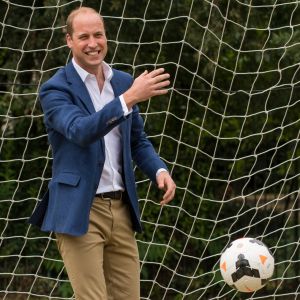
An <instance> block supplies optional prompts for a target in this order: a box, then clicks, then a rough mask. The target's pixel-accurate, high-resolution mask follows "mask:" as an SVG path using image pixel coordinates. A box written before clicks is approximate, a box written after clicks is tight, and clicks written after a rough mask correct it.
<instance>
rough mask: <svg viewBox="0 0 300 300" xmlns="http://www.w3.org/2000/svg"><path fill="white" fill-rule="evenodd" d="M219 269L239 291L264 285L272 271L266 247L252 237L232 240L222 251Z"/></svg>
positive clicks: (226, 280) (272, 260)
mask: <svg viewBox="0 0 300 300" xmlns="http://www.w3.org/2000/svg"><path fill="white" fill-rule="evenodd" d="M220 270H221V274H222V277H223V279H224V281H225V282H226V283H227V284H228V285H230V286H231V287H233V288H235V289H237V290H238V291H240V292H249V293H250V292H254V291H257V290H259V289H261V288H262V287H263V286H265V285H266V283H267V282H268V280H269V279H270V278H271V277H272V275H273V272H274V258H273V256H272V254H271V252H270V250H269V249H268V247H267V246H266V245H265V244H264V243H262V242H261V241H259V240H256V239H253V238H241V239H237V240H235V241H234V242H232V243H231V244H230V245H229V246H228V247H227V248H226V249H225V251H224V252H223V253H222V255H221V260H220Z"/></svg>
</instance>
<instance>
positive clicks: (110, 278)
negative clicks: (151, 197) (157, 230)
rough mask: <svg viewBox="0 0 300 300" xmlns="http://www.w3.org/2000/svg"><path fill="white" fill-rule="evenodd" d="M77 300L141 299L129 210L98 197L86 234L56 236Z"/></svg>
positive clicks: (136, 250) (117, 201) (120, 203)
mask: <svg viewBox="0 0 300 300" xmlns="http://www.w3.org/2000/svg"><path fill="white" fill-rule="evenodd" d="M56 236H57V244H58V249H59V251H60V254H61V256H62V258H63V261H64V264H65V267H66V270H67V273H68V276H69V279H70V282H71V285H72V288H73V290H74V293H75V298H76V300H123V299H124V300H125V299H126V300H129V299H130V300H138V299H140V266H139V257H138V249H137V244H136V240H135V236H134V232H133V230H132V224H131V219H130V212H129V208H128V206H127V204H126V203H124V202H123V201H122V200H115V199H111V200H104V199H101V198H98V197H96V198H95V199H94V203H93V206H92V209H91V213H90V225H89V229H88V232H87V234H85V235H83V236H79V237H74V236H70V235H66V234H58V233H57V234H56Z"/></svg>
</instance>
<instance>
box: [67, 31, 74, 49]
mask: <svg viewBox="0 0 300 300" xmlns="http://www.w3.org/2000/svg"><path fill="white" fill-rule="evenodd" d="M66 42H67V45H68V47H69V48H70V49H72V46H73V40H72V37H71V36H70V34H69V33H67V34H66Z"/></svg>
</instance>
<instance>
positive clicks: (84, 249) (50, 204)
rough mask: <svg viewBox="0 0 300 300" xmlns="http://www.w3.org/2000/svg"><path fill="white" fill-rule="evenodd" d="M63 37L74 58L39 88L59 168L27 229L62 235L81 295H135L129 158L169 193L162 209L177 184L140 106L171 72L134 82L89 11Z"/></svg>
mask: <svg viewBox="0 0 300 300" xmlns="http://www.w3.org/2000/svg"><path fill="white" fill-rule="evenodd" d="M66 39H67V45H68V47H69V48H70V49H71V51H72V54H73V59H72V61H71V62H70V63H69V64H68V65H67V66H66V67H64V68H62V69H60V70H59V71H58V72H57V73H56V74H55V75H54V76H53V77H52V78H51V79H50V80H48V81H47V82H46V83H44V84H43V86H42V87H41V90H40V101H41V105H42V108H43V111H44V121H45V125H46V128H47V132H48V136H49V141H50V144H51V146H52V152H53V170H52V180H51V182H50V183H49V189H48V191H47V193H46V195H45V196H44V198H43V199H42V201H41V203H40V204H39V206H38V207H37V209H36V210H35V212H34V214H33V215H32V217H31V218H30V223H32V224H35V225H38V226H40V227H41V230H43V231H53V232H55V233H56V237H57V243H58V248H59V251H60V253H61V255H62V258H63V260H64V264H65V266H66V270H67V272H68V275H69V278H70V281H71V284H72V287H73V290H74V293H75V296H76V299H80V300H82V299H84V300H99V299H115V300H122V299H126V300H128V299H130V300H135V299H139V258H138V251H137V245H136V241H135V237H134V231H137V232H140V231H141V230H142V228H141V224H140V214H139V209H138V199H137V195H136V190H135V181H134V174H133V169H132V160H134V161H135V163H136V164H137V166H138V167H139V168H141V170H142V171H143V172H144V173H145V174H146V175H148V177H149V178H150V179H151V180H152V181H153V182H155V183H156V184H157V185H158V188H160V189H163V190H164V191H165V192H164V195H163V199H162V200H161V202H160V203H161V205H164V204H166V203H168V202H169V201H170V200H172V199H173V197H174V194H175V188H176V186H175V183H174V182H173V180H172V178H171V177H170V175H169V173H168V172H167V167H166V166H165V164H164V163H163V162H162V161H161V159H160V158H159V156H158V155H157V153H156V152H155V150H154V148H153V146H152V145H151V143H150V142H149V141H148V139H147V138H146V135H145V133H144V130H143V122H142V119H141V117H140V115H139V110H138V107H137V105H136V104H137V103H139V102H142V101H146V100H147V99H149V98H150V97H154V96H158V95H163V94H166V93H167V92H168V90H167V86H168V85H169V84H170V81H169V77H170V76H169V74H167V73H165V72H164V70H163V69H162V68H160V69H157V70H154V71H152V72H147V71H145V72H144V73H143V74H141V75H140V76H139V77H137V78H136V79H135V80H134V81H133V79H132V77H131V76H130V75H129V74H127V73H124V72H121V71H117V70H114V69H111V68H110V67H109V66H108V65H107V64H106V63H105V62H104V61H103V60H104V58H105V55H106V53H107V39H106V35H105V28H104V23H103V19H102V17H101V16H100V15H99V14H98V13H97V12H96V11H94V10H93V9H91V8H87V7H82V8H79V9H76V10H74V11H73V12H71V14H70V15H69V17H68V19H67V35H66Z"/></svg>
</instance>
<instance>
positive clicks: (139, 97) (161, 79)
mask: <svg viewBox="0 0 300 300" xmlns="http://www.w3.org/2000/svg"><path fill="white" fill-rule="evenodd" d="M169 78H170V74H168V73H165V69H164V68H159V69H157V70H154V71H151V72H150V73H149V72H148V71H145V72H144V73H142V74H141V75H140V76H138V77H137V78H136V79H135V80H134V82H133V84H132V86H131V87H130V88H129V89H128V90H127V91H126V92H125V93H124V94H123V97H124V100H125V102H126V104H127V106H128V108H131V107H132V106H133V105H134V104H136V103H139V102H142V101H146V100H148V99H149V98H151V97H154V96H159V95H164V94H166V93H167V92H168V89H167V88H166V87H167V86H168V85H170V80H169Z"/></svg>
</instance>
